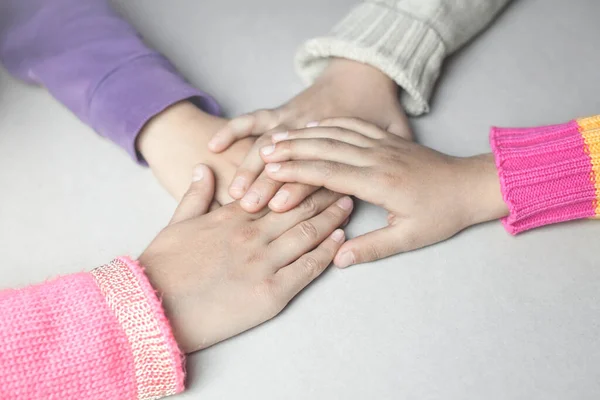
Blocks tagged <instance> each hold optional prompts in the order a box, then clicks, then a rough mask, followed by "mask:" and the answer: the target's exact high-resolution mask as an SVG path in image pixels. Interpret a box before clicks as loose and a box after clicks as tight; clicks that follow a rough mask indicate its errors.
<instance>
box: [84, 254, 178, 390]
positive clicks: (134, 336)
mask: <svg viewBox="0 0 600 400" xmlns="http://www.w3.org/2000/svg"><path fill="white" fill-rule="evenodd" d="M91 274H92V276H93V277H94V279H95V281H96V283H97V284H98V287H99V288H100V291H101V292H102V294H103V295H104V296H105V298H106V302H107V304H108V307H109V308H110V310H111V311H112V312H113V313H114V315H115V317H116V319H117V320H118V321H119V323H120V325H121V327H122V329H123V331H124V332H125V334H126V336H127V340H128V342H129V345H130V347H131V351H132V356H133V371H135V382H136V386H137V398H138V399H155V398H160V397H164V396H169V395H173V394H176V393H179V392H182V391H183V389H184V385H183V383H184V371H183V355H182V353H181V351H180V350H179V348H178V346H177V343H176V341H175V338H174V337H173V334H172V332H171V328H170V325H169V322H168V320H167V318H166V317H165V314H164V311H163V309H162V306H161V304H160V300H159V299H158V297H157V295H156V293H155V292H154V289H153V288H152V286H151V285H150V282H149V281H148V279H147V278H146V276H145V275H144V272H143V269H142V267H141V266H140V265H139V264H138V263H137V262H136V261H133V260H131V259H130V258H128V257H119V258H117V259H115V260H113V261H112V262H111V263H110V264H107V265H104V266H102V267H99V268H96V269H94V270H93V271H92V272H91Z"/></svg>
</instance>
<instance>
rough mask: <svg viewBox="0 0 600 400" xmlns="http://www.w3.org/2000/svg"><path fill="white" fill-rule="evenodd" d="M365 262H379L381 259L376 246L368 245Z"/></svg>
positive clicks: (379, 251)
mask: <svg viewBox="0 0 600 400" xmlns="http://www.w3.org/2000/svg"><path fill="white" fill-rule="evenodd" d="M365 253H366V255H367V260H379V259H380V258H381V250H380V249H379V247H378V246H377V245H376V244H373V243H371V244H369V245H368V246H367V248H366V250H365Z"/></svg>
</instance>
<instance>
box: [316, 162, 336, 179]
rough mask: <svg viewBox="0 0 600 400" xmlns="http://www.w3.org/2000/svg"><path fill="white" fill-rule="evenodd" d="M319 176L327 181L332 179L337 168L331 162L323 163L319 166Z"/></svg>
mask: <svg viewBox="0 0 600 400" xmlns="http://www.w3.org/2000/svg"><path fill="white" fill-rule="evenodd" d="M317 170H318V171H319V174H321V176H322V177H323V178H325V179H330V178H331V177H332V176H333V175H334V174H335V167H334V166H333V164H332V163H330V162H327V161H326V162H322V163H319V164H318V166H317Z"/></svg>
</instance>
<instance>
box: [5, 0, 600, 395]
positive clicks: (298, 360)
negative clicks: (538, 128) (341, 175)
mask: <svg viewBox="0 0 600 400" xmlns="http://www.w3.org/2000/svg"><path fill="white" fill-rule="evenodd" d="M354 3H355V1H353V0H327V1H323V0H303V1H292V0H253V1H249V0H221V1H216V0H215V1H192V0H186V1H183V0H182V1H177V2H165V1H158V0H152V1H148V0H127V1H125V0H123V1H120V2H119V6H120V9H121V10H122V11H123V12H124V13H125V14H126V15H127V17H128V18H129V19H130V20H131V21H132V22H133V23H134V24H135V26H136V27H138V29H139V30H140V31H141V32H142V33H143V34H144V35H145V37H146V38H147V40H148V41H149V42H150V43H151V44H152V45H154V46H155V47H157V48H158V49H160V50H161V51H163V52H164V53H165V54H166V55H167V56H169V57H170V58H171V59H172V60H173V61H174V63H175V64H176V65H177V66H178V67H179V68H180V69H181V71H182V72H183V73H184V75H185V76H186V77H188V78H189V79H190V80H191V81H192V82H193V83H194V84H196V85H198V86H199V87H201V88H203V89H206V90H207V91H209V92H211V93H213V94H215V96H216V97H217V98H218V99H219V100H220V101H221V103H222V104H223V105H224V106H225V107H226V109H227V111H228V112H229V113H231V114H237V113H241V112H244V111H247V110H251V109H254V108H258V107H265V106H275V105H277V104H279V103H280V102H282V101H284V100H285V99H287V98H289V97H290V96H291V95H293V94H294V93H295V92H296V91H298V90H299V89H300V88H301V84H300V81H299V79H298V78H297V77H296V75H295V73H294V71H293V67H292V58H293V54H294V50H295V48H296V47H297V46H298V45H299V44H300V43H301V42H302V41H303V40H304V39H306V38H309V37H312V36H315V35H318V34H322V33H325V32H327V30H328V29H329V28H330V26H331V25H332V24H333V23H334V22H335V21H337V20H338V18H340V17H341V16H342V15H343V14H344V13H345V12H346V11H347V10H348V9H349V7H350V6H351V5H352V4H354ZM599 15H600V2H598V1H596V0H570V1H565V0H520V1H517V2H516V3H515V4H513V5H512V6H511V7H509V9H508V10H507V11H506V12H505V13H504V14H503V15H502V16H501V17H500V18H499V19H498V21H497V22H496V23H495V24H494V25H493V27H492V28H491V29H490V30H489V31H487V32H486V33H484V34H483V35H481V37H479V38H478V39H477V40H476V41H474V42H473V43H472V44H471V45H470V46H469V47H468V48H467V49H465V50H464V51H462V52H461V53H460V54H459V55H458V56H457V57H455V58H454V59H453V60H452V61H451V62H450V63H449V64H448V65H447V68H446V70H445V72H444V74H443V79H442V80H441V83H440V85H439V87H438V89H437V91H436V94H435V98H434V102H433V112H432V113H431V114H430V115H428V116H426V117H424V118H420V119H418V120H415V121H414V128H415V130H416V132H417V136H418V138H419V140H420V141H421V142H422V143H424V144H426V145H429V146H432V147H434V148H436V149H439V150H441V151H445V152H448V153H451V154H456V155H471V154H474V153H479V152H487V151H488V149H489V147H488V142H487V130H488V127H489V126H490V125H492V124H496V125H504V126H529V125H539V124H543V123H557V122H563V121H566V120H568V119H571V118H573V117H576V116H586V115H593V114H597V113H599V112H600V97H599V95H598V93H599V92H598V87H599V86H600V76H599V74H600V73H599V67H600V51H598V50H599V48H600V47H599V46H600V45H599V44H598V39H599V38H600V23H598V16H599ZM0 188H2V189H1V192H0V193H1V195H0V243H1V244H0V257H1V259H2V262H1V263H0V287H14V286H19V285H26V284H29V283H33V282H38V281H42V280H44V279H47V278H49V277H52V276H54V275H57V274H59V273H60V274H66V273H70V272H75V271H80V270H81V269H84V268H86V269H87V268H91V267H93V266H96V265H99V264H102V263H103V262H106V261H107V260H110V259H111V257H113V256H116V255H119V254H125V253H129V254H132V255H134V256H136V255H137V254H139V252H140V251H141V250H142V249H143V248H144V246H145V245H146V244H147V243H148V242H149V241H150V240H151V239H152V238H153V236H154V235H155V234H156V232H157V231H158V230H159V229H160V228H161V227H162V226H163V224H165V223H166V222H167V221H168V218H169V216H170V214H171V212H172V210H173V208H174V205H175V204H174V202H173V200H171V199H170V198H169V196H168V195H167V194H166V193H165V192H164V191H163V190H162V189H161V188H160V187H159V186H158V184H157V183H156V182H155V180H154V178H153V177H152V175H151V173H150V171H149V170H145V169H143V168H141V167H138V166H136V165H135V164H134V163H132V162H131V161H130V160H129V159H128V158H127V156H126V155H125V153H124V152H122V151H121V150H120V149H118V148H117V147H116V146H114V145H112V144H111V143H108V142H106V141H105V140H103V139H101V138H99V137H97V136H96V135H95V134H93V132H92V131H91V130H90V129H89V128H87V127H86V126H84V125H83V124H82V123H80V122H79V121H78V120H77V119H76V118H75V117H73V116H72V115H71V114H70V113H69V112H68V111H67V110H66V109H64V108H63V107H62V106H61V105H59V104H58V102H56V101H55V100H53V99H52V98H51V97H50V96H49V95H48V94H47V93H45V91H44V90H42V89H39V88H35V87H28V86H25V85H23V84H21V83H19V82H17V81H15V80H13V79H11V78H9V76H8V75H7V74H6V73H5V72H4V71H2V72H0ZM384 221H385V218H384V213H382V212H381V211H380V210H376V209H374V208H370V207H366V206H363V207H360V209H359V210H358V212H357V213H356V216H355V217H354V220H353V222H352V223H351V225H350V226H349V233H350V234H351V235H353V234H357V233H359V232H363V231H366V230H368V229H371V228H374V227H377V226H380V225H381V224H382V223H384ZM598 238H600V222H591V221H583V222H575V223H569V224H564V225H561V226H555V227H549V228H544V229H539V230H537V231H535V232H531V233H527V234H524V235H522V236H520V237H518V238H512V237H510V236H509V235H508V234H506V233H505V232H504V230H503V229H502V227H501V226H500V224H499V223H490V224H486V225H483V226H478V227H475V228H472V229H469V230H468V231H466V232H464V233H462V234H460V235H458V236H457V237H455V238H454V239H452V240H449V241H447V242H445V243H443V244H440V245H437V246H434V247H430V248H427V249H424V250H421V251H416V252H413V253H409V254H405V255H399V256H396V257H393V258H390V259H387V260H384V261H380V262H377V263H373V264H371V265H365V266H361V267H354V268H350V269H348V270H345V271H338V270H335V269H331V270H329V271H328V272H327V273H325V275H324V276H323V277H322V279H320V280H318V281H317V282H316V283H315V284H313V285H312V286H311V287H310V288H309V290H307V291H305V292H304V293H303V294H302V295H301V296H300V297H299V298H298V299H297V301H294V302H293V303H292V304H291V306H290V307H289V308H288V309H287V310H286V311H285V312H284V313H283V314H282V315H281V316H280V317H279V318H277V319H276V320H274V321H272V322H270V323H267V324H265V325H263V326H261V327H259V328H258V329H255V330H253V331H251V332H249V333H247V334H244V335H241V336H239V337H236V338H234V339H232V340H229V341H227V342H225V343H222V344H220V345H218V346H215V347H213V348H211V349H209V350H206V351H203V352H201V353H199V354H197V355H195V356H193V357H190V358H189V362H188V375H189V390H188V391H187V393H186V394H184V395H182V396H181V397H180V398H181V399H196V398H201V399H205V400H210V399H261V400H264V399H290V400H296V399H298V400H300V399H382V400H383V399H419V400H420V399H423V400H425V399H453V400H454V399H456V400H463V399H469V400H471V399H472V400H475V399H477V400H479V399H490V400H491V399H494V400H495V399H498V400H500V399H536V400H537V399H540V400H541V399H544V400H546V399H598V398H599V397H600V339H599V338H600V326H599V323H600V299H599V292H600V290H599V289H600V262H599V260H598V259H599V258H600V252H599V251H598V248H599V246H598Z"/></svg>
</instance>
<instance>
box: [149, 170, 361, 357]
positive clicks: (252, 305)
mask: <svg viewBox="0 0 600 400" xmlns="http://www.w3.org/2000/svg"><path fill="white" fill-rule="evenodd" d="M194 176H195V179H194V183H193V184H192V185H191V187H190V189H189V190H188V192H187V193H186V194H185V195H184V196H183V199H182V201H181V203H180V205H179V207H178V209H177V211H176V212H175V214H174V216H173V219H172V221H171V223H170V224H169V226H168V227H167V228H165V229H164V230H163V231H162V232H161V233H160V234H159V235H158V236H157V237H156V239H155V240H154V241H153V242H152V243H151V244H150V246H149V247H148V248H147V249H146V250H145V251H144V253H143V254H142V255H141V256H140V258H139V262H140V264H141V265H143V266H144V268H145V272H146V275H147V276H148V278H149V280H150V282H151V283H152V286H153V287H154V289H155V290H156V291H157V292H158V293H159V294H160V295H161V297H162V303H163V306H164V309H165V313H166V315H167V317H168V319H169V321H170V323H171V327H172V329H173V333H174V335H175V338H176V340H177V342H178V344H179V346H180V347H181V349H182V350H183V351H185V352H186V353H190V352H193V351H197V350H200V349H203V348H206V347H208V346H211V345H213V344H215V343H218V342H220V341H222V340H225V339H227V338H229V337H231V336H234V335H237V334H238V333H241V332H243V331H245V330H248V329H250V328H252V327H254V326H257V325H259V324H261V323H262V322H264V321H267V320H269V319H271V318H273V317H274V316H275V315H277V314H278V313H279V312H280V311H281V310H282V309H283V308H284V307H285V306H286V305H287V303H288V302H289V301H290V300H291V299H292V298H293V297H294V296H296V295H297V294H298V293H299V292H300V291H301V290H302V289H304V287H306V286H307V285H308V284H309V283H310V282H312V281H313V280H314V279H315V278H316V277H318V276H319V275H320V274H321V272H323V271H324V270H325V269H326V268H327V267H328V266H329V264H330V263H331V261H332V260H333V257H334V256H335V254H336V252H337V250H338V249H339V248H340V246H341V245H342V243H343V242H344V231H343V230H341V229H338V228H339V227H340V226H341V225H342V224H343V223H344V221H345V220H346V219H347V218H348V216H349V215H350V213H351V212H352V207H353V203H352V200H351V199H350V198H349V197H347V196H342V195H339V194H336V193H333V192H331V191H329V190H327V189H320V190H318V191H317V192H316V193H314V194H313V195H311V196H310V197H308V198H307V199H306V200H304V201H303V202H302V203H301V204H300V205H299V206H298V207H296V208H294V209H293V210H291V211H288V212H285V213H275V212H272V211H270V210H268V209H266V210H264V211H262V212H260V213H255V214H249V213H247V212H245V211H244V210H243V209H242V208H241V207H240V205H239V202H234V203H231V204H228V205H226V206H224V207H221V208H219V209H217V210H215V211H213V212H209V213H206V212H207V211H208V208H209V205H210V203H211V201H212V197H213V191H214V185H215V178H214V176H213V174H212V172H211V170H210V169H209V168H207V167H206V166H199V167H198V168H197V169H196V173H195V175H194Z"/></svg>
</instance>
